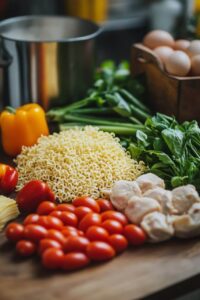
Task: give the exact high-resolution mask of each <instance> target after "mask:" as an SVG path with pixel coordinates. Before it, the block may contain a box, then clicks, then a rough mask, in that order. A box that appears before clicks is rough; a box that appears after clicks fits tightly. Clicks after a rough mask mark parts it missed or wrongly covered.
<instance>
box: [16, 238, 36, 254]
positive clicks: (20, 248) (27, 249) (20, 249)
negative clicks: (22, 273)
mask: <svg viewBox="0 0 200 300" xmlns="http://www.w3.org/2000/svg"><path fill="white" fill-rule="evenodd" d="M16 250H17V253H19V254H20V255H21V256H31V255H32V254H34V253H35V252H36V245H35V244H34V243H33V242H31V241H27V240H20V241H18V242H17V244H16Z"/></svg>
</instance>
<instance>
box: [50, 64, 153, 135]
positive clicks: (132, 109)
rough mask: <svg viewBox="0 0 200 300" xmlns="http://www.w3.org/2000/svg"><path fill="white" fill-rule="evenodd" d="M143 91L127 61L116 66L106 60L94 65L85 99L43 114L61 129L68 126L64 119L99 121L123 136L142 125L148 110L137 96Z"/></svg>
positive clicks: (73, 123) (74, 122)
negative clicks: (92, 75)
mask: <svg viewBox="0 0 200 300" xmlns="http://www.w3.org/2000/svg"><path fill="white" fill-rule="evenodd" d="M144 92H145V90H144V87H143V85H142V84H140V82H139V81H137V80H135V79H132V78H131V75H130V68H129V64H128V62H126V61H122V62H121V63H120V64H119V65H118V66H117V65H116V64H115V63H114V62H113V61H110V60H109V61H105V62H103V63H102V64H101V66H100V67H99V68H98V69H97V71H96V73H95V78H94V83H93V86H92V88H90V89H89V90H88V93H87V97H86V98H85V99H82V100H80V101H77V102H74V103H72V104H69V105H67V106H65V107H60V108H53V109H51V110H50V111H48V112H47V114H46V115H47V118H48V120H49V121H53V122H57V123H59V124H60V128H62V129H63V128H69V124H68V123H70V126H71V127H74V126H85V125H99V126H100V127H101V128H104V130H106V129H107V130H108V131H110V128H111V127H112V130H113V132H114V133H116V134H118V135H120V137H121V136H127V135H129V134H130V132H132V133H134V132H135V131H136V129H138V128H137V125H142V124H143V123H144V121H145V120H146V118H148V117H149V116H150V114H151V112H150V110H149V109H148V108H147V107H146V106H145V105H144V104H143V103H142V102H141V100H139V99H140V98H142V96H143V94H144ZM62 124H64V126H63V125H62ZM77 124H78V125H77ZM135 125H136V127H135ZM121 127H123V130H122V129H121ZM130 127H131V128H130ZM126 128H127V130H125V129H126ZM120 132H121V133H123V134H120Z"/></svg>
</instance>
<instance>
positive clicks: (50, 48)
mask: <svg viewBox="0 0 200 300" xmlns="http://www.w3.org/2000/svg"><path fill="white" fill-rule="evenodd" d="M100 32H101V29H100V28H99V27H98V26H97V25H96V24H94V23H93V22H90V21H86V20H82V19H78V18H72V17H57V16H23V17H16V18H11V19H7V20H5V21H2V22H1V23H0V41H1V47H0V49H1V53H0V66H1V67H3V97H2V99H3V105H4V106H5V105H12V106H14V107H17V106H19V105H22V104H24V103H29V102H37V103H39V104H41V105H42V106H43V107H44V108H45V109H48V108H49V107H51V106H53V105H63V104H65V103H68V102H71V101H74V100H76V99H79V98H80V97H82V96H84V93H85V92H86V90H87V89H88V87H89V86H90V84H91V79H92V75H93V71H94V64H95V51H94V47H95V38H96V37H97V36H98V35H99V33H100Z"/></svg>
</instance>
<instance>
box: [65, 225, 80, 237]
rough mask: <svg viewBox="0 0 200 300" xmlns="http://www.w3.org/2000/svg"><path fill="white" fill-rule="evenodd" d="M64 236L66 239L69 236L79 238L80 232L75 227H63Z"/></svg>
mask: <svg viewBox="0 0 200 300" xmlns="http://www.w3.org/2000/svg"><path fill="white" fill-rule="evenodd" d="M62 234H63V235H64V236H65V237H68V236H79V232H78V230H77V229H76V228H75V227H71V226H66V227H63V230H62Z"/></svg>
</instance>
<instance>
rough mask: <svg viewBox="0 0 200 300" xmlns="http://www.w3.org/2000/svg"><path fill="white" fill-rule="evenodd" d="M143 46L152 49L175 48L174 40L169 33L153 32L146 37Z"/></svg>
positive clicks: (162, 31)
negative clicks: (161, 47)
mask: <svg viewBox="0 0 200 300" xmlns="http://www.w3.org/2000/svg"><path fill="white" fill-rule="evenodd" d="M143 44H144V45H145V46H146V47H148V48H150V49H155V48H157V47H160V46H168V47H171V48H173V47H174V39H173V37H172V36H171V34H169V33H168V32H167V31H164V30H153V31H151V32H149V33H148V34H147V35H146V36H145V37H144V40H143Z"/></svg>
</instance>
